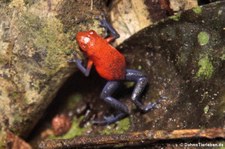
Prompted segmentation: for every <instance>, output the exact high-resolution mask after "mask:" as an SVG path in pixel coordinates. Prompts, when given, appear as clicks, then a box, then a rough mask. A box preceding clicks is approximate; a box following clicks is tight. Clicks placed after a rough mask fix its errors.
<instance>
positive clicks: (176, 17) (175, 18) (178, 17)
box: [169, 13, 181, 21]
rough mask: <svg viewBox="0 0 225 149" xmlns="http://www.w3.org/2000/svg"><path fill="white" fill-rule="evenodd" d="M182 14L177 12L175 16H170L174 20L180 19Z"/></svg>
mask: <svg viewBox="0 0 225 149" xmlns="http://www.w3.org/2000/svg"><path fill="white" fill-rule="evenodd" d="M180 16H181V14H180V13H177V14H175V15H173V16H170V17H169V18H170V19H172V20H174V21H179V20H180Z"/></svg>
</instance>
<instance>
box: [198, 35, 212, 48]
mask: <svg viewBox="0 0 225 149" xmlns="http://www.w3.org/2000/svg"><path fill="white" fill-rule="evenodd" d="M208 42H209V34H208V33H207V32H200V33H199V34H198V43H199V44H200V45H201V46H203V45H206V44H207V43H208Z"/></svg>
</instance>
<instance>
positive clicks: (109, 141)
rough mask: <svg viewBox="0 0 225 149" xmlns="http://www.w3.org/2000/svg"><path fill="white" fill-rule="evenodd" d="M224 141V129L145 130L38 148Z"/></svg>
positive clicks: (48, 143) (53, 142)
mask: <svg viewBox="0 0 225 149" xmlns="http://www.w3.org/2000/svg"><path fill="white" fill-rule="evenodd" d="M216 138H220V139H225V129H222V128H212V129H204V130H201V129H184V130H173V131H166V130H156V131H154V130H146V131H141V132H130V133H126V134H114V135H98V136H80V137H76V138H73V139H56V140H46V141H42V142H41V143H40V145H39V147H40V148H53V149H57V148H98V147H109V146H115V145H116V146H118V145H119V146H125V145H135V144H136V145H137V144H140V142H141V144H142V145H143V144H147V143H153V142H156V141H160V140H174V139H176V140H179V139H216Z"/></svg>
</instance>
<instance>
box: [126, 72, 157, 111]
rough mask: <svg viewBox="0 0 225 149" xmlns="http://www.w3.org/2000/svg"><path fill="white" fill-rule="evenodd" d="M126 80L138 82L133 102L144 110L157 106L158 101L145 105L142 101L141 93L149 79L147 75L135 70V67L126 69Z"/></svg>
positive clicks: (133, 94) (132, 97)
mask: <svg viewBox="0 0 225 149" xmlns="http://www.w3.org/2000/svg"><path fill="white" fill-rule="evenodd" d="M125 80H127V81H134V82H136V85H135V88H134V90H133V93H132V96H131V99H132V102H133V103H134V104H135V105H136V106H137V107H138V108H139V109H140V110H142V111H144V112H147V111H149V110H151V109H152V108H154V107H155V106H156V103H149V104H148V105H146V106H144V105H143V104H142V103H141V102H140V95H141V93H142V92H143V90H144V89H145V87H146V85H147V83H148V79H147V77H146V76H145V75H144V74H143V73H142V72H140V71H138V70H133V69H126V77H125Z"/></svg>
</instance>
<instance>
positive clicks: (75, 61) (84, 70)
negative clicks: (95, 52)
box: [69, 54, 93, 77]
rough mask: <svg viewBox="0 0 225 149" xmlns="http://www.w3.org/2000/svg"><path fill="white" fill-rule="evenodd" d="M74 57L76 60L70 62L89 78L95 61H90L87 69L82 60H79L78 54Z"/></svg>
mask: <svg viewBox="0 0 225 149" xmlns="http://www.w3.org/2000/svg"><path fill="white" fill-rule="evenodd" d="M73 55H74V58H73V59H72V60H69V62H73V63H75V64H76V65H77V68H78V69H79V70H80V71H81V72H82V73H83V74H84V75H85V76H86V77H88V76H89V74H90V71H91V67H92V65H93V61H92V60H88V62H87V68H85V67H84V66H83V65H82V61H81V59H79V58H78V57H77V55H76V54H73Z"/></svg>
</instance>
